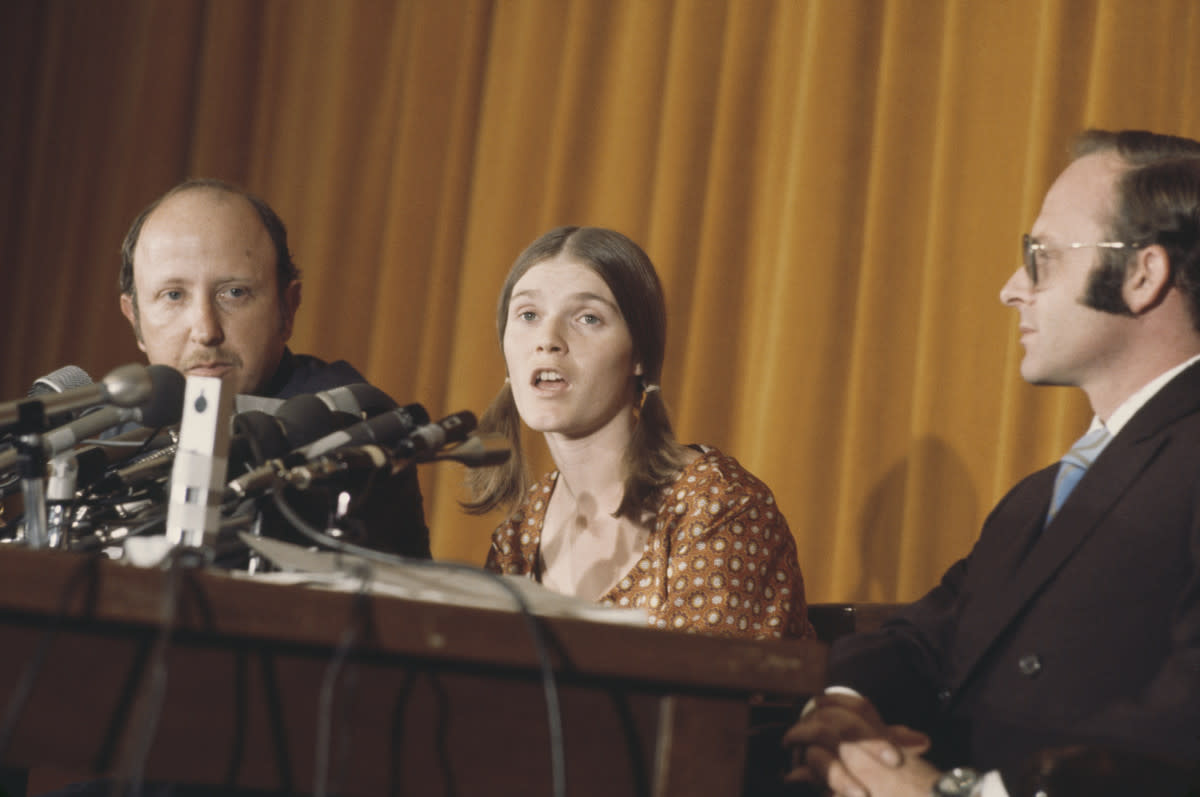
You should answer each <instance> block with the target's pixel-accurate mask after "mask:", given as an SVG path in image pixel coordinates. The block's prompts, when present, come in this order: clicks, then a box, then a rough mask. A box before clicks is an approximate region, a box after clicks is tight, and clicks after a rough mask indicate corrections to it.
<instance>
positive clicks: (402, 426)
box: [297, 404, 429, 459]
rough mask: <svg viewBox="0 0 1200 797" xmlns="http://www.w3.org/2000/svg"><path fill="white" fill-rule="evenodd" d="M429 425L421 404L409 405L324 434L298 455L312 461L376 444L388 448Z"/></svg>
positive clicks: (302, 449)
mask: <svg viewBox="0 0 1200 797" xmlns="http://www.w3.org/2000/svg"><path fill="white" fill-rule="evenodd" d="M427 423H429V413H428V412H427V411H426V410H425V408H424V407H422V406H421V405H420V404H408V405H406V406H404V407H397V408H395V409H392V410H390V411H387V412H382V413H380V414H378V415H376V416H375V417H374V418H369V419H367V420H365V421H360V422H358V423H356V424H354V425H353V426H347V427H346V428H345V429H342V430H341V431H338V432H334V433H332V434H327V435H325V436H324V437H322V438H320V439H318V440H314V441H313V442H311V443H309V444H308V445H306V446H304V447H303V448H301V449H300V450H299V451H298V452H297V453H298V454H300V455H301V456H303V457H304V458H305V459H314V458H316V457H319V456H321V455H322V454H328V453H329V452H330V451H334V450H336V449H339V448H342V447H344V446H356V445H364V444H366V443H379V444H380V445H388V444H390V443H392V442H393V441H396V440H401V439H403V438H404V437H405V436H407V435H409V434H411V433H412V432H413V430H414V429H416V428H417V427H419V426H421V425H423V424H427Z"/></svg>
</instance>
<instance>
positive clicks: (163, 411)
mask: <svg viewBox="0 0 1200 797" xmlns="http://www.w3.org/2000/svg"><path fill="white" fill-rule="evenodd" d="M146 370H147V372H148V373H149V374H150V383H151V385H153V387H152V388H151V391H150V400H149V401H148V402H147V403H146V405H145V406H144V407H142V424H143V425H145V426H150V427H159V426H171V425H172V424H176V423H179V419H180V418H182V417H183V393H184V390H185V388H186V387H187V380H186V379H184V377H183V374H181V373H179V372H178V371H176V370H175V369H174V368H172V367H171V366H169V365H151V366H150V367H149V368H147V369H146Z"/></svg>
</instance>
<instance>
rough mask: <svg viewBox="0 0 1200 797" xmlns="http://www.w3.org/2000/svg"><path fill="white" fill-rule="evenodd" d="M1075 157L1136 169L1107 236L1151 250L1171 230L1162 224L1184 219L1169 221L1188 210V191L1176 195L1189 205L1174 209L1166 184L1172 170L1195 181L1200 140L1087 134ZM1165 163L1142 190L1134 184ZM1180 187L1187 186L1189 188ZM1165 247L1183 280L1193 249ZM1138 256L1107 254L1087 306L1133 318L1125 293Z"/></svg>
mask: <svg viewBox="0 0 1200 797" xmlns="http://www.w3.org/2000/svg"><path fill="white" fill-rule="evenodd" d="M1072 153H1073V155H1074V157H1075V158H1076V159H1078V158H1082V157H1084V156H1086V155H1095V154H1105V153H1111V154H1114V155H1116V156H1117V157H1119V158H1120V159H1121V160H1122V162H1124V163H1125V164H1126V165H1127V166H1129V167H1130V171H1127V172H1125V173H1124V174H1123V175H1122V176H1121V178H1120V179H1118V180H1117V182H1116V185H1115V186H1114V191H1113V194H1114V195H1113V208H1112V217H1111V218H1110V219H1109V220H1108V224H1107V226H1108V233H1107V235H1108V238H1109V240H1112V241H1124V242H1126V243H1131V244H1139V245H1142V246H1145V245H1150V244H1155V243H1162V242H1161V241H1159V240H1157V238H1156V234H1157V232H1158V231H1160V229H1161V231H1163V232H1166V230H1167V228H1166V227H1163V228H1159V227H1157V225H1158V224H1160V223H1161V224H1166V225H1172V224H1175V223H1176V222H1177V221H1178V219H1175V220H1170V219H1169V218H1168V217H1171V216H1173V215H1174V214H1175V213H1176V211H1182V210H1183V205H1184V204H1186V200H1185V199H1183V197H1184V194H1186V189H1185V190H1184V191H1182V192H1176V193H1174V194H1173V196H1174V198H1175V199H1178V200H1180V201H1181V202H1182V203H1183V204H1174V205H1172V204H1171V203H1172V200H1171V199H1170V198H1168V196H1167V193H1170V192H1171V189H1169V188H1167V186H1166V184H1165V183H1169V182H1172V181H1173V179H1174V178H1172V177H1171V175H1170V172H1173V171H1176V170H1180V172H1181V173H1180V175H1179V179H1180V180H1182V182H1183V183H1187V182H1189V181H1190V180H1192V179H1193V178H1192V177H1190V176H1185V175H1186V174H1190V172H1191V168H1190V167H1188V166H1185V165H1184V164H1187V163H1188V162H1189V161H1190V160H1192V159H1195V158H1200V142H1198V141H1193V140H1192V139H1190V138H1183V137H1181V136H1168V135H1163V134H1161V133H1151V132H1149V131H1146V130H1119V131H1111V130H1085V131H1084V132H1083V133H1081V134H1080V135H1079V136H1078V137H1077V138H1076V139H1075V143H1074V146H1073V147H1072ZM1162 164H1165V165H1163V167H1162V169H1161V170H1155V171H1153V172H1152V173H1151V175H1152V176H1149V177H1148V178H1147V180H1148V181H1149V183H1150V184H1144V185H1140V186H1138V185H1135V184H1134V183H1135V182H1137V181H1131V179H1130V178H1131V175H1132V174H1133V173H1135V172H1138V171H1141V170H1142V169H1143V168H1145V167H1150V166H1158V165H1162ZM1172 164H1173V165H1172ZM1160 181H1165V183H1164V184H1163V186H1162V191H1163V192H1166V193H1162V192H1160V191H1159V190H1158V188H1156V187H1155V185H1156V184H1158V183H1159V182H1160ZM1175 187H1176V188H1183V185H1176V186H1175ZM1131 192H1135V193H1137V196H1131ZM1193 207H1194V206H1193ZM1164 248H1166V249H1167V253H1168V255H1169V256H1170V262H1171V268H1172V272H1173V274H1174V275H1175V277H1176V279H1179V278H1181V276H1182V273H1183V272H1182V271H1181V267H1180V264H1179V263H1178V262H1177V260H1176V258H1177V257H1184V256H1185V255H1184V251H1185V250H1186V249H1187V248H1188V247H1187V246H1186V245H1185V246H1183V247H1176V249H1175V250H1174V251H1173V250H1172V248H1171V247H1167V246H1166V245H1165V244H1164ZM1135 252H1136V250H1133V251H1131V250H1130V249H1103V250H1101V253H1100V256H1099V262H1098V263H1097V265H1096V267H1095V268H1094V269H1093V270H1092V273H1091V274H1090V275H1089V276H1088V283H1087V286H1086V288H1085V289H1084V295H1083V301H1084V304H1086V305H1087V306H1088V307H1092V308H1095V309H1096V310H1102V311H1104V312H1108V313H1115V314H1118V315H1132V314H1133V313H1132V311H1131V310H1130V309H1129V305H1128V304H1126V303H1125V297H1124V296H1122V295H1121V289H1122V287H1123V286H1124V284H1125V276H1126V274H1127V273H1128V268H1129V264H1130V263H1131V262H1132V257H1133V255H1134V253H1135ZM1188 279H1190V280H1191V282H1190V283H1189V287H1188V288H1187V289H1186V290H1185V293H1186V294H1187V296H1188V302H1189V306H1190V308H1191V311H1192V318H1193V321H1194V322H1195V323H1197V324H1200V304H1198V301H1200V298H1198V297H1197V296H1195V295H1194V293H1195V290H1194V288H1193V287H1191V286H1194V285H1195V276H1194V275H1193V276H1191V277H1189V278H1188ZM1179 287H1180V289H1184V288H1185V286H1184V285H1183V284H1182V283H1179Z"/></svg>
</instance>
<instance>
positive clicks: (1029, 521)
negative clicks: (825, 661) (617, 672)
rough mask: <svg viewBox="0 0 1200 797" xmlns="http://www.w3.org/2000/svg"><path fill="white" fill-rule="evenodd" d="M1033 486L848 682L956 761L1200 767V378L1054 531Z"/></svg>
mask: <svg viewBox="0 0 1200 797" xmlns="http://www.w3.org/2000/svg"><path fill="white" fill-rule="evenodd" d="M1056 469H1057V466H1053V467H1050V468H1047V469H1045V470H1042V471H1039V472H1037V473H1035V474H1033V475H1032V476H1030V477H1028V478H1026V479H1025V480H1024V481H1022V482H1021V483H1020V484H1018V485H1017V486H1016V487H1015V488H1013V490H1012V491H1011V492H1010V493H1009V494H1008V495H1007V496H1005V497H1004V499H1003V500H1002V501H1001V502H1000V503H999V504H998V505H997V506H996V508H995V509H994V510H993V511H992V513H991V515H990V516H989V517H988V519H987V520H986V522H985V523H984V526H983V531H982V533H981V535H980V538H979V540H978V541H977V542H976V544H975V547H974V549H973V550H972V551H971V553H970V555H969V556H967V558H965V559H963V560H961V561H959V562H958V563H956V564H955V565H954V566H953V567H951V568H950V570H949V571H947V573H946V574H945V576H944V577H943V579H942V582H941V584H940V585H938V586H937V587H936V588H934V589H933V590H932V591H931V592H929V594H927V595H926V596H925V597H924V598H922V599H921V600H920V601H918V602H917V603H915V604H913V605H911V606H909V607H906V608H905V609H904V610H902V611H901V613H900V614H899V615H898V616H897V617H896V618H895V619H894V620H893V621H891V622H890V623H888V624H887V625H885V626H884V628H883V629H881V630H880V631H879V632H876V633H873V634H862V635H855V636H851V637H847V638H844V639H843V640H841V641H839V642H838V643H837V644H835V646H834V648H833V651H832V654H831V663H830V673H831V682H832V683H842V684H847V685H849V686H852V687H855V688H857V689H858V690H859V691H860V692H862V693H863V694H864V695H866V696H867V697H869V698H870V699H871V700H872V701H873V702H874V703H875V704H876V706H877V707H878V708H879V709H880V711H881V713H882V714H883V716H884V718H885V719H886V720H887V721H888V722H890V723H903V724H907V725H910V726H913V727H917V728H920V729H922V730H925V731H927V732H929V733H930V734H931V735H932V736H933V739H934V751H933V753H932V755H931V756H930V757H931V759H932V760H933V761H934V762H935V763H938V764H941V765H943V766H949V765H952V764H971V765H975V766H978V767H982V768H985V769H990V768H995V767H999V768H1001V769H1002V771H1003V774H1004V776H1005V780H1006V782H1007V781H1009V773H1010V772H1013V771H1015V770H1016V768H1017V767H1018V766H1019V764H1020V762H1021V760H1022V759H1024V758H1026V757H1027V756H1029V755H1031V754H1032V753H1034V751H1036V750H1037V749H1039V748H1042V747H1047V746H1052V745H1061V744H1067V743H1075V742H1086V743H1096V744H1101V745H1106V746H1116V747H1119V748H1122V749H1130V750H1138V751H1144V752H1148V753H1152V754H1157V755H1163V756H1170V757H1175V758H1180V759H1182V760H1187V761H1200V365H1196V366H1192V367H1190V368H1188V369H1187V370H1185V371H1184V372H1183V373H1181V374H1179V375H1178V376H1177V377H1176V378H1175V379H1173V380H1172V381H1171V382H1170V383H1168V384H1167V385H1166V386H1165V387H1164V388H1163V389H1162V390H1161V391H1160V392H1159V393H1158V394H1156V395H1155V396H1154V397H1153V398H1152V399H1151V400H1150V401H1149V402H1148V403H1147V404H1146V405H1145V406H1143V407H1142V409H1141V410H1139V411H1138V412H1137V413H1136V414H1135V415H1134V417H1133V418H1131V419H1130V421H1129V423H1128V424H1127V425H1126V426H1125V427H1124V428H1122V430H1121V431H1120V433H1119V434H1117V436H1116V437H1115V438H1114V439H1113V441H1112V442H1111V443H1109V445H1108V447H1107V448H1106V449H1105V450H1104V451H1103V452H1102V453H1101V455H1100V456H1099V457H1098V458H1097V460H1096V461H1095V462H1094V463H1093V465H1092V467H1091V469H1089V471H1088V472H1087V473H1086V474H1085V475H1084V477H1083V479H1082V480H1081V481H1080V483H1079V486H1078V487H1077V488H1076V489H1075V491H1074V492H1073V493H1072V494H1071V496H1070V497H1069V498H1068V499H1067V501H1066V503H1065V504H1064V505H1063V507H1062V509H1061V510H1060V512H1059V514H1058V515H1057V516H1056V517H1055V519H1054V521H1053V522H1052V523H1051V524H1050V525H1049V526H1047V527H1046V528H1045V530H1043V529H1042V524H1043V520H1044V518H1045V514H1046V509H1047V506H1048V505H1049V501H1050V493H1051V490H1052V488H1053V482H1054V475H1055V472H1056Z"/></svg>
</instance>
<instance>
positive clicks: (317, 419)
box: [275, 393, 334, 448]
mask: <svg viewBox="0 0 1200 797" xmlns="http://www.w3.org/2000/svg"><path fill="white" fill-rule="evenodd" d="M275 419H276V420H278V421H279V423H280V425H281V426H282V427H283V432H284V434H285V435H286V436H287V439H288V442H289V443H291V447H292V448H299V447H300V446H302V445H306V444H308V443H311V442H312V441H313V440H316V439H317V438H318V437H322V436H323V435H327V434H329V433H330V432H332V431H334V418H333V410H331V409H329V406H328V405H327V404H325V402H323V401H321V400H320V399H319V398H317V397H316V396H314V395H312V394H311V393H305V394H302V395H299V396H292V397H291V398H290V399H288V400H287V401H285V402H283V404H281V405H280V406H279V409H278V410H277V411H276V412H275Z"/></svg>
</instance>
